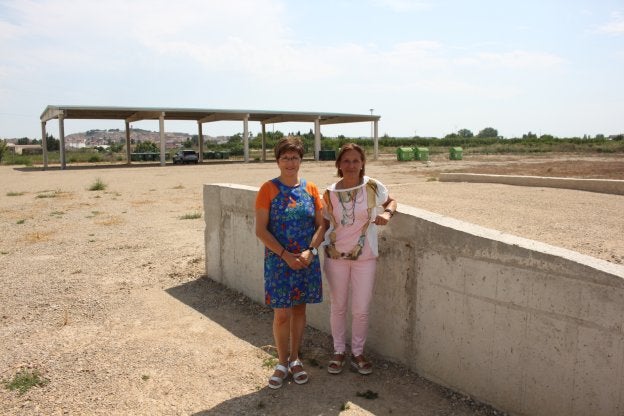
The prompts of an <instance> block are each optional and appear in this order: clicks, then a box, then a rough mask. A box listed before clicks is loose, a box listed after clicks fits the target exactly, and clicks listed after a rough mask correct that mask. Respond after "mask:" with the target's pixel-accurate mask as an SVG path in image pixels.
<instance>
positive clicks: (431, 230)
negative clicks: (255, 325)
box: [204, 184, 624, 416]
mask: <svg viewBox="0 0 624 416" xmlns="http://www.w3.org/2000/svg"><path fill="white" fill-rule="evenodd" d="M256 191H257V188H251V187H245V186H238V185H227V184H214V185H205V186H204V209H205V220H206V231H205V239H206V271H207V274H208V276H209V277H210V278H212V279H214V280H217V281H219V282H222V283H223V284H225V285H227V286H229V287H231V288H233V289H236V290H238V291H240V292H242V293H244V294H245V295H247V296H249V297H250V298H252V299H254V300H255V301H257V302H263V283H262V281H263V278H262V276H263V262H262V258H263V246H262V244H261V243H260V242H259V241H258V239H257V238H256V237H255V225H254V222H255V218H254V209H253V207H254V200H255V196H256ZM380 254H381V257H380V260H379V268H378V275H377V283H376V286H375V293H374V298H373V304H372V309H371V329H370V334H369V340H368V343H367V348H369V349H373V350H375V352H377V353H379V354H381V355H383V356H385V357H387V358H389V359H391V360H393V361H396V362H400V363H402V364H404V365H406V366H408V367H409V368H411V369H412V370H414V371H416V372H417V373H419V374H420V375H422V376H424V377H426V378H428V379H430V380H432V381H434V382H437V383H439V384H442V385H444V386H447V387H450V388H452V389H454V390H456V391H460V392H463V393H466V394H469V395H471V396H473V397H474V398H476V399H478V400H480V401H482V402H485V403H489V404H491V405H493V406H494V407H496V408H498V409H501V410H504V411H507V412H509V413H511V414H514V415H548V416H556V415H561V416H569V415H614V416H615V415H618V416H621V415H622V414H624V267H622V266H618V265H615V264H612V263H609V262H606V261H602V260H598V259H595V258H593V257H588V256H584V255H581V254H579V253H576V252H572V251H569V250H565V249H562V248H557V247H553V246H549V245H546V244H542V243H539V242H536V241H532V240H527V239H522V238H518V237H514V236H511V235H508V234H503V233H500V232H497V231H495V230H491V229H486V228H483V227H478V226H475V225H472V224H468V223H465V222H462V221H458V220H454V219H451V218H448V217H443V216H440V215H436V214H433V213H430V212H427V211H423V210H419V209H416V208H412V207H408V206H404V205H399V212H398V213H397V215H396V216H395V217H394V218H393V219H392V222H391V224H390V225H389V226H388V227H382V231H381V233H380ZM324 289H325V299H326V300H325V301H324V302H323V303H322V304H320V305H313V306H311V307H309V308H308V323H309V324H310V325H312V326H314V327H316V328H319V329H321V330H323V331H327V332H329V319H328V316H329V301H328V299H329V295H328V292H327V290H328V286H327V285H325V286H324ZM328 353H329V351H328Z"/></svg>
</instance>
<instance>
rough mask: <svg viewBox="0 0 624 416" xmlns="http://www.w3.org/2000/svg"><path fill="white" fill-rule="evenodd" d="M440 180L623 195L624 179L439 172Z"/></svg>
mask: <svg viewBox="0 0 624 416" xmlns="http://www.w3.org/2000/svg"><path fill="white" fill-rule="evenodd" d="M440 182H474V183H500V184H505V185H517V186H537V187H545V188H563V189H575V190H579V191H588V192H599V193H604V194H614V195H624V180H618V179H578V178H556V177H546V176H514V175H486V174H481V173H440Z"/></svg>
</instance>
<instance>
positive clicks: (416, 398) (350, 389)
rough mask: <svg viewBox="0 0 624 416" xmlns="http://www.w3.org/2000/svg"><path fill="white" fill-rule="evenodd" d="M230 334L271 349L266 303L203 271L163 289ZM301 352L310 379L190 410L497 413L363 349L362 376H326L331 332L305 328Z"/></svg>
mask: <svg viewBox="0 0 624 416" xmlns="http://www.w3.org/2000/svg"><path fill="white" fill-rule="evenodd" d="M166 291H167V293H168V294H169V295H171V296H172V297H174V298H176V299H177V300H179V301H180V302H182V303H184V304H186V305H188V306H190V307H192V308H193V309H195V310H197V311H198V312H200V313H202V314H203V315H204V316H206V317H207V318H208V319H210V320H212V321H213V322H215V323H217V324H219V325H221V326H222V327H224V328H225V329H227V330H228V331H230V332H231V333H232V334H233V335H235V336H236V337H238V338H240V339H242V340H244V341H246V342H249V343H250V344H252V345H254V346H256V347H258V348H261V349H263V350H264V351H267V352H269V353H271V352H273V347H272V345H273V338H272V332H271V331H272V330H271V323H272V319H273V315H272V311H271V309H270V308H268V307H266V306H264V305H259V304H257V303H254V302H253V301H251V300H250V299H249V298H248V297H246V296H245V295H242V294H240V293H238V292H235V291H233V290H231V289H228V288H227V287H225V286H223V285H221V284H219V283H217V282H215V281H213V280H211V279H209V278H207V277H206V276H201V277H198V278H197V279H195V280H193V281H190V282H187V283H184V284H182V285H179V286H176V287H172V288H169V289H167V290H166ZM303 344H304V345H303V346H302V351H301V358H302V360H303V362H304V365H305V367H306V371H308V373H309V375H310V382H309V383H308V384H306V385H303V386H299V385H296V384H295V383H293V382H292V380H291V379H289V380H288V381H287V382H286V384H285V385H284V386H283V387H282V388H281V389H279V390H272V389H269V388H268V387H266V384H264V385H263V386H262V387H261V388H260V389H259V390H258V391H256V392H254V393H251V394H246V395H243V396H240V397H235V398H232V399H229V400H226V401H224V402H222V403H220V404H218V405H217V406H215V407H213V408H211V409H207V410H205V411H201V412H198V413H195V415H205V416H211V415H231V414H236V415H263V414H266V415H292V414H298V415H304V416H307V415H310V416H312V415H330V416H332V415H339V414H341V413H342V412H343V411H344V410H346V409H348V410H349V412H348V413H347V414H375V415H407V414H409V415H455V416H461V415H466V416H468V415H470V416H474V415H487V416H491V415H503V414H504V413H502V412H498V411H496V410H495V409H492V408H491V407H490V406H487V405H484V404H481V403H478V402H475V401H473V400H471V399H470V398H469V397H467V396H464V395H462V394H458V393H455V392H452V391H451V390H448V389H446V388H443V387H441V386H438V385H436V384H434V383H431V382H429V381H428V380H425V379H423V378H422V377H419V376H418V375H417V374H415V373H413V372H411V371H409V370H408V369H406V368H404V367H402V366H399V365H397V364H394V363H391V362H388V361H385V360H383V359H381V358H380V357H377V356H375V355H374V354H373V353H372V352H371V353H369V354H368V355H369V357H370V359H371V360H372V361H373V363H374V365H375V372H374V373H373V374H372V375H369V376H362V375H360V374H358V373H357V372H354V371H350V370H348V369H345V371H343V373H342V374H339V375H330V374H328V373H327V370H326V368H325V363H326V361H327V359H328V354H329V352H330V351H331V345H332V344H331V338H330V337H329V336H328V335H327V334H324V333H322V332H320V331H318V330H315V329H314V328H311V327H307V328H306V333H305V340H304V343H303Z"/></svg>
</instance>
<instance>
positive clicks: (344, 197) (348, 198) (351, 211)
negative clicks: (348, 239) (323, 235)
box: [337, 189, 359, 225]
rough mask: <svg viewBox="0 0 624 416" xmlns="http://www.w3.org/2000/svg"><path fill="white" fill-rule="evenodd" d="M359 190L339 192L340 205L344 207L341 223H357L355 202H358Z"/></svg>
mask: <svg viewBox="0 0 624 416" xmlns="http://www.w3.org/2000/svg"><path fill="white" fill-rule="evenodd" d="M358 191H359V189H354V190H352V191H343V192H337V193H338V201H340V206H341V207H342V218H341V220H340V224H342V225H353V224H355V204H356V202H357V197H358Z"/></svg>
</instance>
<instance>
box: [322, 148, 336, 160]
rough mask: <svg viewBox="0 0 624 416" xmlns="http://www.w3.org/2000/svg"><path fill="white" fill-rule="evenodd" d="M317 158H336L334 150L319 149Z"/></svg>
mask: <svg viewBox="0 0 624 416" xmlns="http://www.w3.org/2000/svg"><path fill="white" fill-rule="evenodd" d="M319 160H336V151H335V150H319Z"/></svg>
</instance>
